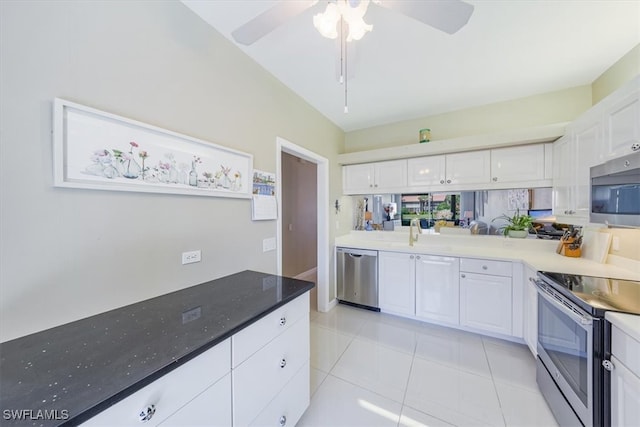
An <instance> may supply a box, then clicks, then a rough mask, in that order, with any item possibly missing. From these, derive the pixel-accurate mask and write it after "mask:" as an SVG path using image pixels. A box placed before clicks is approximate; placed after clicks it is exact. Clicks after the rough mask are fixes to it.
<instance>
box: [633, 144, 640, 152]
mask: <svg viewBox="0 0 640 427" xmlns="http://www.w3.org/2000/svg"><path fill="white" fill-rule="evenodd" d="M631 150H633V151H638V150H640V143H638V142H636V143H635V144H632V145H631Z"/></svg>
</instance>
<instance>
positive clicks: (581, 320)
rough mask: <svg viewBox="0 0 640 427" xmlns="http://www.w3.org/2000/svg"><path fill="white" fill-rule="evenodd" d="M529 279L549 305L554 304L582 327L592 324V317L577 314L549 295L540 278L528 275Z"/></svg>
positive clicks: (586, 327) (572, 305)
mask: <svg viewBox="0 0 640 427" xmlns="http://www.w3.org/2000/svg"><path fill="white" fill-rule="evenodd" d="M529 280H531V281H532V282H533V283H535V284H536V287H537V288H538V294H539V295H540V296H541V297H543V298H544V299H546V300H547V302H549V303H550V304H551V305H553V306H555V307H556V308H558V309H560V310H561V311H562V312H564V314H566V315H567V316H569V317H570V318H571V319H572V320H573V321H574V322H576V323H577V324H578V325H580V326H581V327H582V328H583V329H588V326H589V325H591V324H593V317H591V316H589V315H587V314H579V313H577V312H576V311H574V310H572V309H571V308H569V307H567V306H565V305H564V304H562V303H561V302H560V301H558V300H556V299H555V297H553V296H551V295H549V293H548V292H547V290H546V289H545V288H544V287H543V286H544V285H543V282H542V281H541V280H540V279H536V278H534V277H530V278H529ZM564 301H565V302H566V303H567V304H569V305H571V307H575V306H574V304H571V303H570V302H569V301H567V300H566V299H565V300H564ZM576 310H578V309H577V308H576Z"/></svg>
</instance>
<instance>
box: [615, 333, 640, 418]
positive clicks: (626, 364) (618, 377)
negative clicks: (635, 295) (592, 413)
mask: <svg viewBox="0 0 640 427" xmlns="http://www.w3.org/2000/svg"><path fill="white" fill-rule="evenodd" d="M611 354H612V356H611V362H612V364H613V368H612V369H611V425H612V426H638V425H640V357H638V356H640V342H639V341H637V340H636V339H634V338H633V337H631V336H630V335H627V334H626V333H624V332H623V331H622V330H621V329H619V328H617V327H616V326H613V327H612V328H611Z"/></svg>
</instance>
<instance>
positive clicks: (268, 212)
mask: <svg viewBox="0 0 640 427" xmlns="http://www.w3.org/2000/svg"><path fill="white" fill-rule="evenodd" d="M251 219H252V220H254V221H263V220H269V219H278V204H277V203H276V198H275V197H274V196H262V195H260V194H254V195H253V196H252V198H251Z"/></svg>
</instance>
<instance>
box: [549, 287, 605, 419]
mask: <svg viewBox="0 0 640 427" xmlns="http://www.w3.org/2000/svg"><path fill="white" fill-rule="evenodd" d="M537 285H538V295H539V296H540V298H538V355H539V357H540V360H541V361H542V363H543V364H544V366H545V367H546V369H547V370H548V372H549V374H550V375H551V377H552V379H553V381H554V382H555V384H556V385H557V386H558V388H559V389H560V391H561V392H562V394H563V395H564V396H565V398H566V400H567V403H568V404H569V405H570V406H571V408H572V409H573V411H574V412H575V413H576V415H577V416H578V418H579V419H580V421H581V422H582V423H583V424H584V425H585V426H592V425H593V321H594V318H593V317H592V316H590V315H589V314H587V313H586V312H584V311H583V310H582V309H580V308H579V307H577V306H575V305H574V304H573V303H572V302H571V301H569V300H568V299H567V298H565V297H564V296H563V295H562V294H560V293H559V292H557V291H556V290H554V289H553V288H551V287H549V286H548V285H547V284H545V283H543V282H540V281H538V283H537ZM558 421H561V420H558Z"/></svg>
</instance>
